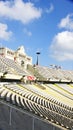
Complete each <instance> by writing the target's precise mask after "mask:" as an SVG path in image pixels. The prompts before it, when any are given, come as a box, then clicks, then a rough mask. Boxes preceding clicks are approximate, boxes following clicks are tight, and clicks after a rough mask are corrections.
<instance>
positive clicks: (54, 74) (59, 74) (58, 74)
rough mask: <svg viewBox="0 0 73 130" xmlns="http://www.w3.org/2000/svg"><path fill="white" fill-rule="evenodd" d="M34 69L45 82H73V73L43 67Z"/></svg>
mask: <svg viewBox="0 0 73 130" xmlns="http://www.w3.org/2000/svg"><path fill="white" fill-rule="evenodd" d="M35 68H36V70H37V71H38V72H39V73H40V75H42V76H43V77H44V78H46V79H47V80H50V81H53V80H54V81H63V82H70V81H73V71H67V70H61V69H56V68H48V67H43V66H36V67H35Z"/></svg>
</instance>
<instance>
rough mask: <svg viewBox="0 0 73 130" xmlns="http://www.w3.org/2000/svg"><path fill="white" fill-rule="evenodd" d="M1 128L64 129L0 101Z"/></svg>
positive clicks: (14, 129) (12, 129) (25, 129)
mask: <svg viewBox="0 0 73 130" xmlns="http://www.w3.org/2000/svg"><path fill="white" fill-rule="evenodd" d="M0 130H63V129H62V128H59V127H57V126H54V125H52V124H50V123H48V122H44V121H43V120H41V119H38V118H35V117H32V116H30V115H28V114H25V113H23V112H20V111H19V110H16V109H14V108H11V109H10V107H9V106H7V105H4V104H2V103H0Z"/></svg>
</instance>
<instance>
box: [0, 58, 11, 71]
mask: <svg viewBox="0 0 73 130" xmlns="http://www.w3.org/2000/svg"><path fill="white" fill-rule="evenodd" d="M0 72H2V73H4V72H8V73H11V71H10V69H9V67H8V66H7V65H6V64H5V63H3V62H2V57H1V56H0Z"/></svg>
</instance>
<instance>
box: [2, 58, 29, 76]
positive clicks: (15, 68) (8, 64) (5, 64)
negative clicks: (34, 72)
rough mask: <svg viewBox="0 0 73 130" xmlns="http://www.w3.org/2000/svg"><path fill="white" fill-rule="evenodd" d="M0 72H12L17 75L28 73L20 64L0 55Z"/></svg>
mask: <svg viewBox="0 0 73 130" xmlns="http://www.w3.org/2000/svg"><path fill="white" fill-rule="evenodd" d="M0 72H3V73H4V72H8V73H10V74H11V73H13V74H18V75H26V74H28V72H27V71H26V70H22V68H21V66H20V65H19V64H18V63H16V62H15V61H13V60H11V59H8V58H6V57H2V56H0Z"/></svg>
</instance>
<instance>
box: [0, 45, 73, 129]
mask: <svg viewBox="0 0 73 130" xmlns="http://www.w3.org/2000/svg"><path fill="white" fill-rule="evenodd" d="M0 130H73V71H71V70H63V69H61V68H60V67H59V68H57V67H55V68H48V67H45V66H40V65H33V64H32V57H30V56H28V55H27V54H26V53H25V50H24V47H23V46H21V47H19V48H18V49H17V50H16V51H13V50H11V49H9V48H5V47H1V48H0Z"/></svg>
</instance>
